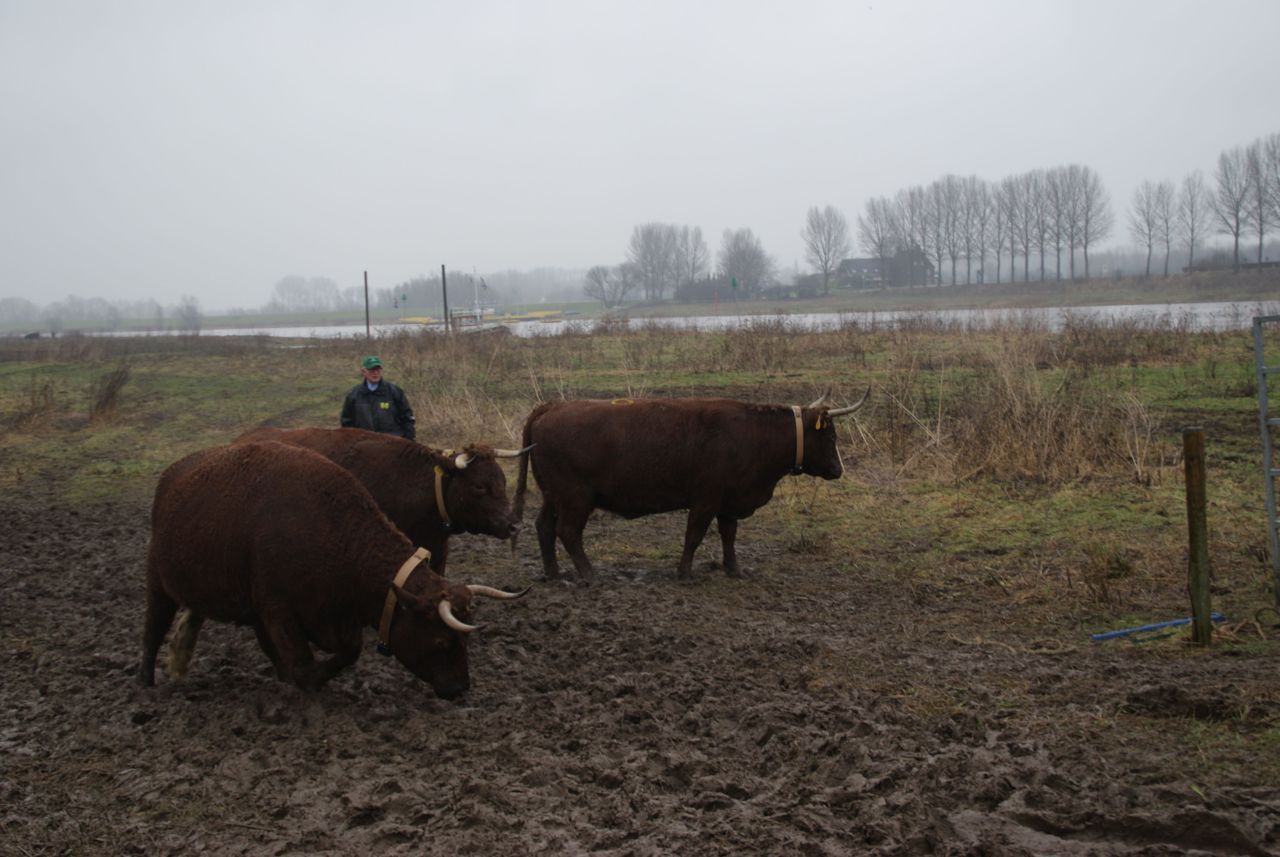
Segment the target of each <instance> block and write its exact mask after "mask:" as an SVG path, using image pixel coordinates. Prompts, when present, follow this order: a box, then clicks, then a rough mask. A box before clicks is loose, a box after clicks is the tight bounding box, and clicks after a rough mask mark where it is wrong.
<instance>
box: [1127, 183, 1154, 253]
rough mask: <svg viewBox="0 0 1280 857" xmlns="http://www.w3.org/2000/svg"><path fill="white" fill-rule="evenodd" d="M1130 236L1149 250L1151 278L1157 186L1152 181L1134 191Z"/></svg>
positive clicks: (1130, 209) (1130, 214)
mask: <svg viewBox="0 0 1280 857" xmlns="http://www.w3.org/2000/svg"><path fill="white" fill-rule="evenodd" d="M1129 234H1130V235H1131V236H1133V240H1134V241H1137V242H1138V243H1139V244H1140V245H1142V246H1143V247H1146V248H1147V271H1146V276H1147V277H1150V276H1151V249H1152V247H1153V246H1154V245H1155V241H1156V185H1155V182H1153V181H1151V180H1150V179H1147V180H1145V181H1144V182H1143V183H1142V184H1140V185H1138V186H1137V187H1136V188H1134V190H1133V202H1132V203H1130V205H1129Z"/></svg>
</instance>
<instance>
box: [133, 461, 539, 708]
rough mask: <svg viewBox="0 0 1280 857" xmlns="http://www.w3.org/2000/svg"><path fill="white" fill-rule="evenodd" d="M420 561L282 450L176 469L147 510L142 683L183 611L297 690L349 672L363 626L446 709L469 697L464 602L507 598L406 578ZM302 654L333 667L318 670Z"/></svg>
mask: <svg viewBox="0 0 1280 857" xmlns="http://www.w3.org/2000/svg"><path fill="white" fill-rule="evenodd" d="M425 554H426V552H425V551H422V550H418V551H415V550H414V546H413V544H412V542H410V541H409V539H407V538H406V537H405V535H404V534H403V533H401V532H400V531H399V530H397V529H396V528H395V527H394V526H393V525H392V524H391V522H390V521H388V520H387V517H386V515H384V514H383V513H382V512H381V511H380V510H379V509H378V507H377V505H376V504H375V503H374V501H373V498H372V497H371V496H370V495H369V492H368V491H366V490H365V489H364V488H363V487H362V486H361V485H360V483H359V482H358V481H356V479H355V477H354V476H352V475H351V474H350V473H348V472H347V471H346V470H344V469H343V468H341V467H339V466H337V465H336V464H334V463H333V462H331V461H329V460H328V459H327V458H325V457H324V456H322V455H319V454H317V453H314V452H311V451H310V450H306V449H302V448H299V447H295V446H288V445H285V444H281V443H246V444H233V445H229V446H222V447H215V448H213V449H208V450H204V451H202V452H197V453H194V454H193V455H189V456H187V457H186V458H184V459H182V460H181V461H178V462H177V463H175V464H173V465H172V466H170V467H169V468H168V469H167V470H166V471H165V472H164V474H163V475H162V476H161V477H160V482H159V485H158V486H157V487H156V496H155V502H154V504H153V505H152V510H151V545H150V548H149V550H148V553H147V581H146V590H147V611H146V628H145V631H144V634H143V644H142V666H141V669H140V678H141V680H142V683H143V684H145V685H151V684H152V683H153V682H154V680H155V661H156V653H157V651H158V650H159V648H160V644H161V642H162V641H163V640H164V636H165V633H166V632H167V631H168V630H169V625H170V623H172V621H173V616H174V614H175V613H176V612H177V610H178V608H179V607H185V608H187V609H188V610H190V611H191V612H192V613H193V614H194V615H196V616H199V617H202V618H204V617H207V618H210V619H214V620H217V621H222V622H235V623H237V624H242V625H250V626H252V627H253V629H254V631H255V633H256V634H257V636H258V642H259V643H260V644H261V645H262V648H263V650H264V651H266V653H267V656H268V657H270V658H271V661H272V663H273V664H274V665H275V667H276V673H277V675H278V676H279V677H280V678H281V679H282V680H291V681H293V682H295V683H296V684H298V685H299V686H300V687H303V688H307V689H312V688H317V687H319V686H321V685H323V684H324V683H325V682H326V681H328V680H329V679H330V678H332V677H333V676H334V675H335V674H337V673H338V672H339V671H340V670H342V669H344V668H345V667H347V666H349V665H351V664H352V663H354V662H355V661H356V659H357V658H358V657H359V656H360V649H361V645H362V642H363V640H362V636H363V635H362V629H363V628H364V627H365V626H371V627H374V628H376V629H378V632H379V638H380V641H381V644H382V646H384V647H385V649H387V650H389V652H390V654H393V655H395V657H396V659H397V660H399V661H400V662H401V663H402V664H404V665H405V666H406V667H408V669H409V671H410V672H412V673H413V674H414V675H416V676H418V677H419V678H421V679H423V680H424V681H426V682H428V683H430V684H431V686H432V687H433V688H434V689H435V692H436V694H437V695H438V696H440V697H443V698H445V699H451V698H453V697H456V696H458V695H459V694H461V693H462V692H463V691H465V690H466V689H467V688H468V687H469V686H470V677H469V673H468V668H467V634H468V633H470V632H471V631H474V630H475V629H476V627H477V626H474V625H470V624H467V623H466V622H465V621H464V619H465V618H467V617H468V616H469V614H470V612H471V608H472V598H473V597H474V596H476V595H488V596H493V597H499V598H501V597H514V594H512V593H503V592H500V591H499V590H496V589H491V588H489V587H480V586H470V587H468V586H464V585H462V584H459V583H450V582H449V581H448V580H446V579H445V578H443V577H441V576H440V575H438V574H436V573H435V572H433V571H431V570H430V569H429V568H418V567H417V566H418V564H419V563H421V562H422V560H423V559H425ZM460 617H461V618H460ZM313 645H314V646H316V647H317V648H319V649H321V650H322V651H325V652H330V653H332V656H331V657H330V658H328V659H327V660H325V661H322V662H317V661H316V660H315V659H314V658H313V656H312V652H311V646H313Z"/></svg>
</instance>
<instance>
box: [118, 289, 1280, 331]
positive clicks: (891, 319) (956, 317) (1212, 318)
mask: <svg viewBox="0 0 1280 857" xmlns="http://www.w3.org/2000/svg"><path fill="white" fill-rule="evenodd" d="M1278 314H1280V296H1277V300H1275V301H1269V302H1266V303H1259V302H1256V301H1255V302H1251V303H1170V304H1122V305H1114V306H1083V307H1036V308H1026V309H946V310H891V311H881V312H841V313H793V314H788V315H785V316H784V315H781V314H777V315H746V314H743V315H716V316H679V317H670V318H653V319H648V318H637V319H632V320H631V322H630V324H631V325H633V326H639V325H645V326H648V325H661V326H665V327H670V328H672V329H675V330H727V329H732V328H736V327H745V326H750V325H752V324H755V323H761V322H772V321H776V320H778V319H785V320H786V323H787V325H789V326H791V327H793V328H795V329H797V330H805V329H809V330H824V329H832V328H836V327H840V326H842V325H850V324H857V325H859V326H864V327H873V326H893V325H896V324H898V323H900V322H902V321H904V320H915V319H924V320H926V321H930V320H931V321H937V322H940V323H949V324H950V323H954V324H961V325H964V326H967V327H974V328H982V327H987V326H991V325H995V324H1000V323H1007V322H1015V323H1016V322H1039V323H1043V324H1045V325H1046V326H1048V327H1049V328H1050V329H1053V330H1058V329H1061V328H1062V326H1063V325H1064V324H1065V323H1066V322H1067V321H1069V320H1071V319H1078V320H1079V319H1092V320H1102V321H1115V322H1120V321H1139V322H1149V323H1152V324H1155V323H1163V322H1169V323H1176V324H1180V325H1183V326H1186V327H1189V328H1190V329H1194V330H1243V329H1247V328H1249V327H1250V326H1251V324H1252V323H1253V317H1254V316H1256V315H1278ZM597 323H598V322H596V321H595V320H587V319H576V320H574V319H568V320H558V321H520V322H511V323H505V324H502V325H501V326H502V327H505V328H507V329H508V330H510V331H511V332H512V333H514V334H515V335H517V336H551V335H555V334H557V333H562V332H564V331H566V330H586V331H589V330H592V329H593V328H594V327H595V326H596V325H597ZM417 329H419V325H416V324H411V323H410V324H407V323H396V324H375V325H371V326H370V328H369V332H370V334H371V335H373V336H375V337H382V336H387V335H391V334H394V333H400V332H405V331H413V330H417ZM464 330H466V328H464ZM470 330H475V328H470ZM177 332H178V331H162V332H160V335H165V334H173V333H177ZM200 333H201V335H202V336H274V337H317V338H341V337H351V338H363V337H364V335H365V327H364V325H328V326H314V327H297V326H294V327H283V326H280V327H226V328H216V329H213V328H210V329H207V330H202V331H201V332H200ZM110 335H115V336H139V335H150V334H145V333H138V332H130V333H125V332H120V331H118V332H115V333H114V334H110Z"/></svg>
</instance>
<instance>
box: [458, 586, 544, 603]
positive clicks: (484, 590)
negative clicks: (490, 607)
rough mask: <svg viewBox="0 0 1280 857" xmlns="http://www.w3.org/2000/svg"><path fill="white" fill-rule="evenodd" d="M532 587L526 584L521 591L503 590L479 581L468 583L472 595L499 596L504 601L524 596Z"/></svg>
mask: <svg viewBox="0 0 1280 857" xmlns="http://www.w3.org/2000/svg"><path fill="white" fill-rule="evenodd" d="M531 588H532V587H529V586H526V587H525V588H524V589H521V590H520V591H519V592H503V591H502V590H501V589H494V588H493V587H492V586H481V585H480V584H478V583H468V584H467V589H470V590H471V594H472V595H483V596H485V597H486V598H497V599H499V600H502V601H510V600H511V599H513V598H523V597H524V596H525V595H527V594H528V593H529V590H530V589H531Z"/></svg>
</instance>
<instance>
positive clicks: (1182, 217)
mask: <svg viewBox="0 0 1280 857" xmlns="http://www.w3.org/2000/svg"><path fill="white" fill-rule="evenodd" d="M1209 216H1210V200H1209V192H1208V191H1206V190H1205V187H1204V175H1203V174H1202V173H1201V172H1200V171H1199V170H1196V171H1195V172H1191V173H1188V174H1187V175H1186V177H1185V178H1183V180H1182V187H1181V189H1180V190H1179V192H1178V204H1177V215H1176V221H1177V235H1178V243H1180V244H1182V245H1183V246H1184V247H1186V248H1187V272H1188V273H1190V272H1191V271H1193V270H1195V266H1196V245H1198V244H1199V243H1200V242H1201V241H1203V240H1204V238H1205V236H1206V235H1208V232H1209Z"/></svg>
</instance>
